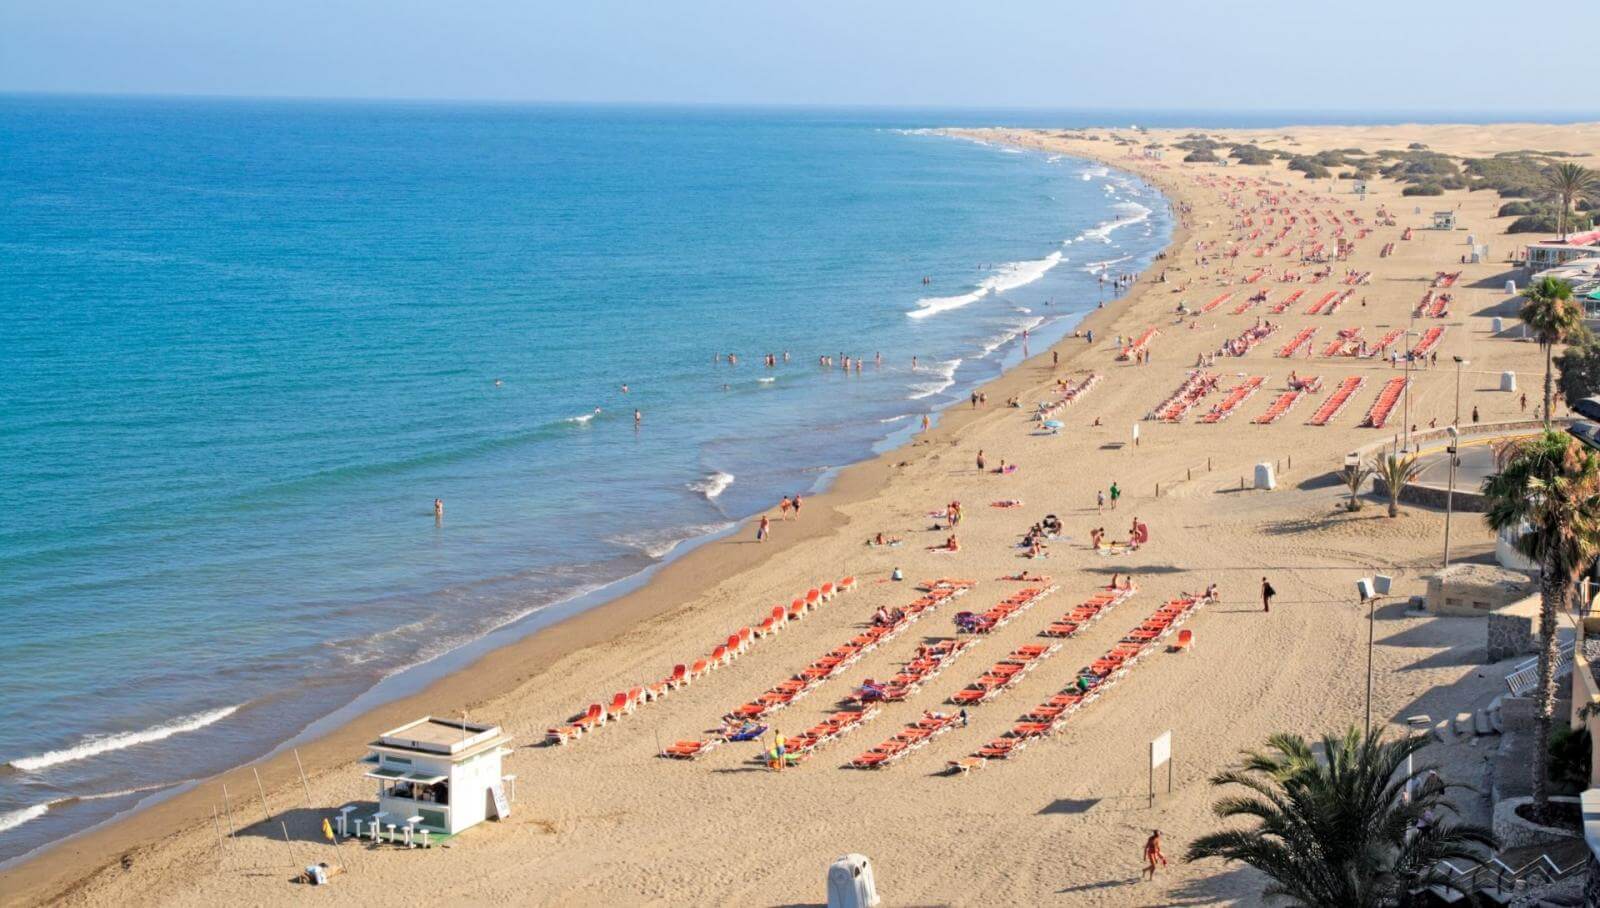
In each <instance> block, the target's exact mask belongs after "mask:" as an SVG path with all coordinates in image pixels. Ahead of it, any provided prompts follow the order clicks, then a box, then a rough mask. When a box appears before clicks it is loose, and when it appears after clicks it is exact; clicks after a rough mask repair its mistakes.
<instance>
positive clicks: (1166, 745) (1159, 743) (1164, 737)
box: [1150, 731, 1172, 769]
mask: <svg viewBox="0 0 1600 908" xmlns="http://www.w3.org/2000/svg"><path fill="white" fill-rule="evenodd" d="M1170 759H1172V732H1170V731H1164V732H1162V733H1161V737H1159V738H1157V739H1155V740H1154V741H1151V742H1150V768H1151V769H1155V768H1156V767H1157V766H1160V765H1161V764H1162V763H1165V762H1167V761H1168V760H1170Z"/></svg>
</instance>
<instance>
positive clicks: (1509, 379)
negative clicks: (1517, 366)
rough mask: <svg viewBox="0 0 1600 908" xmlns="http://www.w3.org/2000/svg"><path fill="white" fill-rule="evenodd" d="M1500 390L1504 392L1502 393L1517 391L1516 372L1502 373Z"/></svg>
mask: <svg viewBox="0 0 1600 908" xmlns="http://www.w3.org/2000/svg"><path fill="white" fill-rule="evenodd" d="M1500 390H1502V391H1515V390H1517V373H1515V372H1501V373H1500Z"/></svg>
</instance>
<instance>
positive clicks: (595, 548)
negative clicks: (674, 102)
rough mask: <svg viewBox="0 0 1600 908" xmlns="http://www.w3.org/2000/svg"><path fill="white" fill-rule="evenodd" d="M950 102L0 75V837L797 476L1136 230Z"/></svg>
mask: <svg viewBox="0 0 1600 908" xmlns="http://www.w3.org/2000/svg"><path fill="white" fill-rule="evenodd" d="M961 119H971V118H970V117H966V118H962V117H958V116H955V115H945V114H937V113H934V114H927V115H912V114H885V113H874V112H825V111H806V112H797V111H787V112H772V111H764V112H763V111H706V110H664V109H658V110H631V109H624V108H530V107H496V106H444V105H400V104H393V105H358V104H333V103H324V104H313V103H287V102H284V103H278V102H207V101H193V100H188V101H181V100H152V101H131V100H97V99H54V98H0V148H3V149H4V150H3V154H4V163H3V166H0V331H3V338H4V341H3V343H0V375H3V376H4V381H3V383H0V422H3V431H0V476H3V481H0V513H4V514H5V515H6V519H5V521H4V523H3V524H0V609H3V614H4V617H5V621H6V633H5V634H3V635H0V662H3V663H4V664H5V666H6V671H5V672H4V673H3V674H0V704H3V706H4V711H5V712H6V714H7V715H8V716H11V717H14V718H16V717H21V718H23V719H24V720H25V721H10V722H6V723H4V724H3V725H0V764H3V765H0V858H7V857H14V856H16V855H19V854H22V853H24V852H26V851H28V850H30V849H32V848H35V847H37V846H39V845H41V844H43V843H46V842H49V841H53V840H57V839H59V838H60V837H61V836H62V835H64V834H67V833H69V832H71V831H75V830H78V829H82V828H84V827H85V826H87V825H89V824H92V823H93V822H96V821H98V820H101V819H104V818H106V817H107V816H110V815H111V814H113V813H115V812H117V811H119V810H124V809H127V808H128V807H130V806H131V805H133V804H134V803H136V802H137V801H138V800H139V799H140V798H142V797H146V796H149V795H150V794H152V793H157V792H160V791H162V790H165V789H166V788H167V787H169V786H171V785H172V784H174V783H176V782H179V781H181V780H184V779H189V778H193V777H196V776H197V775H201V774H205V773H209V772H213V771H216V770H219V769H222V768H225V767H227V766H230V765H234V764H236V763H239V762H241V761H243V760H246V759H250V758H253V757H255V756H258V755H260V754H262V753H264V752H265V751H266V750H268V749H270V748H271V747H272V746H273V745H274V744H276V743H278V742H281V741H283V740H285V739H287V738H289V737H291V736H293V735H294V734H295V733H296V732H298V731H300V730H301V729H303V728H304V727H305V726H306V725H307V724H308V723H310V722H312V721H313V720H315V719H317V718H319V717H321V716H324V715H326V714H327V713H328V712H330V711H331V710H333V709H335V708H337V707H339V706H341V705H343V704H346V703H348V702H349V701H350V700H351V699H352V698H354V697H355V696H357V695H358V694H360V693H361V692H362V691H364V690H367V689H369V688H370V687H372V685H373V684H374V683H376V682H378V681H379V680H380V679H382V678H384V677H385V676H388V675H392V674H394V673H395V672H397V671H400V670H402V669H405V668H406V667H408V666H414V665H416V664H418V663H420V662H424V661H426V660H428V659H430V658H432V657H434V656H437V655H439V654H441V653H444V652H447V651H449V650H451V649H452V648H453V647H457V646H459V645H461V644H462V643H465V642H467V641H470V640H473V639H475V638H478V637H481V636H482V635H483V634H484V633H486V632H487V631H489V630H491V629H493V628H496V627H500V626H502V625H506V624H507V623H508V622H514V621H517V620H518V619H525V617H526V616H528V615H530V614H534V615H536V614H537V613H538V612H539V611H540V610H541V609H545V608H548V607H550V606H551V604H552V603H558V602H561V601H563V600H565V599H567V598H569V597H571V596H573V595H574V594H575V593H578V592H582V591H584V590H591V589H595V588H597V587H600V586H602V585H604V584H607V583H610V582H612V581H616V580H618V579H619V578H624V577H627V576H630V575H634V574H637V573H638V572H639V571H641V570H644V569H646V568H648V567H649V566H651V565H652V564H656V563H659V561H660V560H661V559H663V558H665V557H669V555H670V553H671V551H672V550H673V547H674V546H675V545H677V544H678V543H680V542H682V541H684V540H687V539H691V538H694V537H696V536H700V535H703V534H706V533H710V532H715V531H717V530H718V529H720V528H723V527H726V526H727V525H728V524H729V523H730V522H731V521H733V520H736V519H738V518H742V517H744V516H747V515H749V514H751V513H753V512H754V511H756V510H757V509H759V508H761V507H763V506H766V505H769V504H770V503H772V502H774V501H776V500H777V498H778V497H779V496H780V495H783V494H789V493H795V492H806V491H810V490H812V489H813V488H814V487H815V486H816V485H817V483H818V482H819V481H820V480H822V479H823V478H824V477H825V476H826V474H827V472H828V470H830V469H831V468H834V467H837V466H840V465H842V464H845V463H848V462H850V461H853V460H858V459H860V458H862V457H864V456H867V455H868V454H869V453H871V452H872V450H873V449H874V447H875V446H879V447H881V446H882V445H884V444H887V443H890V442H891V441H892V440H893V439H894V438H895V437H896V433H903V432H905V431H906V430H908V429H910V428H911V427H912V426H914V424H915V422H916V420H917V419H918V418H920V416H921V414H923V413H925V412H930V411H933V410H935V409H936V408H938V407H940V406H943V405H946V404H948V403H950V402H952V401H954V400H956V399H958V398H960V397H963V396H964V395H965V394H966V392H967V391H968V390H969V389H970V388H971V387H972V386H973V385H974V384H975V383H977V382H979V381H982V380H985V379H988V378H991V377H993V376H994V375H996V374H998V372H999V371H1000V370H1001V368H1002V367H1003V366H1004V365H1005V364H1007V363H1008V362H1014V361H1015V360H1016V359H1017V358H1019V357H1020V356H1021V354H1022V349H1021V338H1020V336H1019V335H1020V332H1021V331H1022V330H1023V329H1024V328H1026V329H1029V330H1030V331H1031V334H1032V338H1033V341H1032V343H1033V346H1034V349H1035V350H1038V349H1042V344H1044V343H1047V342H1049V341H1050V340H1053V339H1054V338H1055V337H1059V336H1060V335H1061V334H1062V333H1063V332H1066V331H1069V330H1070V329H1071V327H1072V325H1073V323H1074V322H1075V320H1076V318H1077V316H1078V315H1080V314H1081V313H1082V312H1083V311H1085V310H1087V309H1090V308H1092V307H1094V306H1095V305H1096V303H1097V302H1098V301H1099V300H1100V299H1101V293H1102V291H1101V290H1100V288H1099V285H1098V282H1097V280H1096V278H1095V276H1094V275H1095V273H1096V271H1097V270H1098V269H1102V268H1108V269H1109V270H1111V271H1112V272H1118V271H1136V270H1139V269H1141V268H1142V267H1144V266H1145V265H1146V264H1148V262H1149V261H1150V260H1151V258H1152V257H1153V256H1154V254H1155V253H1156V252H1157V251H1158V250H1159V249H1160V248H1161V246H1162V245H1164V243H1165V241H1166V238H1167V236H1168V234H1169V230H1170V219H1169V213H1168V210H1167V206H1166V203H1165V201H1164V200H1163V199H1162V198H1161V196H1160V195H1159V194H1157V193H1156V192H1155V191H1154V190H1153V189H1152V188H1150V187H1148V186H1145V185H1143V184H1141V183H1139V182H1138V181H1136V180H1134V179H1132V178H1131V177H1128V176H1126V175H1122V174H1118V173H1115V172H1108V171H1107V169H1106V168H1104V167H1100V166H1096V165H1091V164H1089V163H1088V162H1084V161H1077V160H1073V159H1067V158H1059V157H1047V156H1044V155H1034V154H1020V153H1015V152H1013V151H1008V150H1004V149H1000V148H996V147H990V146H984V145H980V144H977V143H973V142H967V141H959V140H955V139H950V138H945V137H940V136H934V135H929V134H926V133H923V132H920V131H918V130H919V128H920V127H928V126H937V125H947V124H950V123H953V122H958V121H960V120H961ZM924 276H926V277H927V278H928V279H929V283H928V284H926V285H924V284H923V282H922V279H923V277H924ZM785 351H787V352H788V353H789V354H790V360H789V361H788V362H787V363H784V362H781V360H780V363H779V365H778V366H777V367H776V368H767V367H764V366H763V365H762V362H761V357H762V356H763V355H764V354H767V353H773V354H777V355H779V356H780V358H781V356H782V354H783V353H784V352H785ZM729 352H732V353H735V354H737V355H738V357H739V362H738V364H737V365H729V364H728V363H727V362H726V361H719V355H721V354H727V353H729ZM880 353H881V354H882V363H881V365H879V364H877V362H876V359H875V357H876V356H877V355H878V354H880ZM841 354H843V355H848V356H852V357H864V358H865V359H866V365H865V367H864V368H863V369H862V371H861V372H860V373H859V374H856V373H854V372H852V373H850V374H845V373H843V372H842V371H841V370H839V369H838V368H837V367H835V368H832V369H829V368H824V367H822V366H819V365H818V362H817V358H818V357H819V356H822V355H828V356H833V357H835V358H836V359H837V358H838V357H839V356H840V355H841ZM913 356H915V357H917V358H918V363H919V368H917V369H915V370H914V369H912V367H911V361H912V357H913ZM624 384H626V385H627V386H628V388H629V390H628V392H627V393H626V394H624V393H623V392H622V390H621V389H622V386H623V385H624ZM636 408H637V409H638V410H640V411H641V413H642V421H641V423H640V424H639V425H638V427H637V428H636V427H635V424H634V418H633V411H634V410H635V409H636ZM435 498H442V499H443V500H444V503H445V508H446V510H445V517H444V520H443V521H442V522H440V523H436V522H435V520H434V518H433V514H432V502H433V500H434V499H435Z"/></svg>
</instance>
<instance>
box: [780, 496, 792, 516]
mask: <svg viewBox="0 0 1600 908" xmlns="http://www.w3.org/2000/svg"><path fill="white" fill-rule="evenodd" d="M791 507H793V504H792V503H791V502H790V501H789V496H787V495H785V496H783V501H781V502H779V503H778V516H779V517H782V518H783V519H784V520H788V519H789V509H790V508H791Z"/></svg>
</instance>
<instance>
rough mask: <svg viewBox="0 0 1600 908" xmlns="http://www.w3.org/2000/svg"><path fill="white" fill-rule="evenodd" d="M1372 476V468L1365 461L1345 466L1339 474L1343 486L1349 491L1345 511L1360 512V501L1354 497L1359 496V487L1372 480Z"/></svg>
mask: <svg viewBox="0 0 1600 908" xmlns="http://www.w3.org/2000/svg"><path fill="white" fill-rule="evenodd" d="M1372 474H1373V469H1372V466H1371V465H1370V464H1368V463H1367V462H1366V461H1365V460H1359V461H1356V462H1355V463H1353V464H1350V465H1349V466H1346V467H1345V468H1344V470H1343V471H1342V472H1340V473H1339V478H1341V479H1343V480H1344V484H1345V486H1346V487H1348V488H1349V489H1350V503H1349V504H1348V505H1346V506H1345V510H1347V511H1359V510H1361V499H1360V498H1357V497H1356V496H1358V495H1360V494H1361V487H1362V486H1364V485H1366V484H1367V480H1368V479H1371V478H1372Z"/></svg>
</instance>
